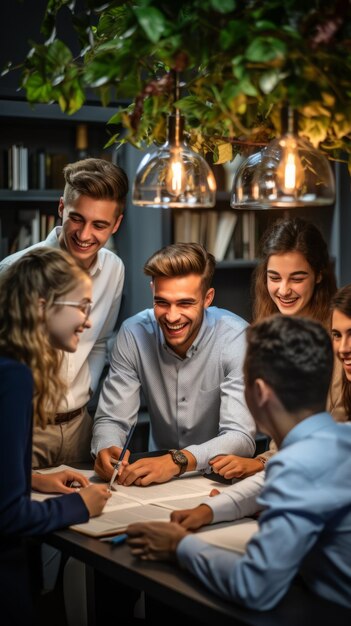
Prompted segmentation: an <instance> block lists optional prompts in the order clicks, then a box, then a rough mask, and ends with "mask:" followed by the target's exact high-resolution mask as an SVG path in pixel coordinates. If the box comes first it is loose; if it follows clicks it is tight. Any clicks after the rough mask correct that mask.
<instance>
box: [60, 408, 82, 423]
mask: <svg viewBox="0 0 351 626" xmlns="http://www.w3.org/2000/svg"><path fill="white" fill-rule="evenodd" d="M84 408H85V407H84V406H83V407H81V408H80V409H75V411H68V413H56V415H55V424H63V423H64V422H70V421H71V420H73V419H74V418H75V417H78V415H80V414H81V413H82V411H83V409H84Z"/></svg>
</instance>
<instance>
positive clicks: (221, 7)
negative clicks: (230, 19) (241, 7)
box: [210, 0, 236, 13]
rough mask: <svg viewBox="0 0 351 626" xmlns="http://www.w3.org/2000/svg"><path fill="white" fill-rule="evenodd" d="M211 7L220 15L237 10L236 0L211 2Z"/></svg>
mask: <svg viewBox="0 0 351 626" xmlns="http://www.w3.org/2000/svg"><path fill="white" fill-rule="evenodd" d="M210 5H211V6H212V8H213V9H214V10H215V11H218V13H230V12H231V11H234V9H236V0H210Z"/></svg>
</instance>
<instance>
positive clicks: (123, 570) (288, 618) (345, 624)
mask: <svg viewBox="0 0 351 626" xmlns="http://www.w3.org/2000/svg"><path fill="white" fill-rule="evenodd" d="M45 542H46V543H50V544H51V545H53V546H55V547H56V548H58V549H59V550H61V551H62V552H63V553H65V554H66V555H69V556H72V557H75V558H77V559H79V560H81V561H83V562H84V563H85V564H86V565H87V566H88V568H87V569H88V570H90V572H94V575H95V576H97V577H98V576H99V575H101V576H103V577H104V578H105V579H106V577H107V579H109V580H110V581H111V584H112V585H113V587H112V588H115V594H114V597H112V598H106V602H109V600H110V601H111V602H113V603H114V610H115V611H117V613H118V583H120V584H123V585H125V586H128V587H130V588H132V589H138V590H140V591H144V592H145V596H146V598H150V600H151V602H150V604H151V606H152V605H153V603H154V602H156V606H158V613H159V616H161V617H162V615H160V612H161V611H162V608H163V609H164V611H165V614H164V618H165V619H168V621H170V620H171V618H172V616H174V615H176V614H177V615H178V614H181V615H183V616H184V622H183V623H184V624H188V623H191V624H211V626H214V625H218V626H227V625H228V626H229V624H230V626H242V625H246V624H250V625H252V626H315V625H318V626H350V624H351V611H350V610H347V609H343V608H342V607H340V606H338V605H336V604H334V603H330V602H327V601H325V600H324V599H323V598H320V597H318V596H316V595H314V594H312V593H310V592H308V591H307V590H306V589H305V588H304V587H303V586H302V585H299V584H298V583H295V584H293V585H292V587H291V589H290V591H289V592H288V594H287V595H286V596H285V598H284V599H283V600H282V601H281V602H280V603H279V605H278V606H277V607H276V608H275V609H273V610H270V611H265V612H260V611H252V610H249V609H245V608H241V607H239V606H238V605H236V604H234V603H230V602H227V601H223V600H221V599H220V598H218V597H217V596H216V595H214V594H211V593H210V592H208V591H207V590H206V589H205V588H204V587H203V586H202V585H201V583H200V582H199V581H197V580H196V579H195V578H194V577H193V576H192V575H191V574H189V573H188V572H186V571H184V570H182V569H180V567H179V566H178V565H176V564H171V563H162V562H156V561H155V562H150V561H139V560H138V559H136V558H134V557H133V556H132V555H131V553H130V549H129V547H128V546H127V545H126V544H123V545H120V546H113V545H111V544H108V543H104V542H101V541H99V540H97V539H94V538H91V537H88V536H85V535H82V534H80V533H78V532H76V531H74V530H70V529H68V530H62V531H58V532H56V533H53V534H52V535H49V536H47V537H45ZM115 614H116V613H115ZM189 618H190V619H191V621H190V620H189ZM95 619H96V621H95V622H94V619H93V618H92V615H90V620H89V623H90V624H94V623H97V624H99V622H100V620H99V619H98V617H96V618H95ZM152 621H153V620H152ZM101 623H102V622H101ZM117 623H118V622H117ZM141 623H142V622H141ZM172 623H173V622H172ZM165 626H167V625H166V624H165Z"/></svg>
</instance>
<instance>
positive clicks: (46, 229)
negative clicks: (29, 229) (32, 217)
mask: <svg viewBox="0 0 351 626" xmlns="http://www.w3.org/2000/svg"><path fill="white" fill-rule="evenodd" d="M55 224H56V216H55V215H46V213H42V214H41V216H40V241H43V240H44V239H46V238H47V236H48V234H49V233H51V231H52V229H53V228H54V226H55Z"/></svg>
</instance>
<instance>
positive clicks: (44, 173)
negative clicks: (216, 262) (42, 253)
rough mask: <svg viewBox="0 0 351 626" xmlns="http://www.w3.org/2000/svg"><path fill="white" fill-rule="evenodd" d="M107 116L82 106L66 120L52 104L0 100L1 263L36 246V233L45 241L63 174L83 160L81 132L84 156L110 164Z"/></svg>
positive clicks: (107, 111) (98, 108)
mask: <svg viewBox="0 0 351 626" xmlns="http://www.w3.org/2000/svg"><path fill="white" fill-rule="evenodd" d="M112 113H113V109H108V108H103V107H101V106H97V105H87V106H84V107H83V108H82V109H81V110H80V111H79V112H78V113H76V114H75V115H72V116H67V115H64V114H63V113H62V112H61V111H60V109H59V107H58V106H57V105H54V104H53V105H46V104H38V105H36V106H34V107H31V106H30V105H29V104H28V103H27V102H25V101H19V100H11V99H6V98H3V99H0V258H3V257H4V256H6V255H7V254H10V253H12V252H15V251H16V250H17V249H19V248H18V247H17V246H18V245H23V242H24V241H25V243H26V246H27V245H30V244H31V243H35V242H36V238H37V236H38V233H39V239H42V238H44V237H45V236H46V235H47V233H48V232H49V229H51V227H52V225H53V224H55V223H56V219H57V206H58V200H59V197H60V195H61V194H62V190H63V184H64V181H63V174H62V170H63V167H64V166H65V165H66V163H69V162H71V161H75V160H78V159H79V158H81V157H82V150H81V148H82V145H81V137H82V129H83V130H84V131H85V142H86V141H87V142H88V143H87V151H88V154H89V156H97V157H102V158H105V159H112V157H113V151H112V149H109V150H104V148H103V146H104V144H105V143H106V142H107V140H108V133H107V127H106V122H107V120H108V119H109V118H110V117H111V115H112ZM25 231H26V232H27V233H29V235H30V232H31V231H32V232H33V235H34V237H32V238H31V237H30V236H29V238H26V237H25V234H26V232H25ZM20 234H21V235H22V236H19V235H20Z"/></svg>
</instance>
